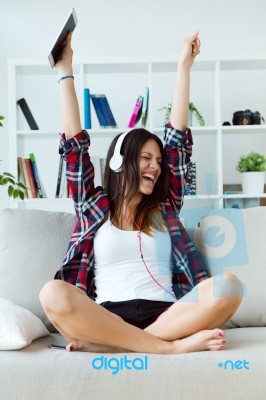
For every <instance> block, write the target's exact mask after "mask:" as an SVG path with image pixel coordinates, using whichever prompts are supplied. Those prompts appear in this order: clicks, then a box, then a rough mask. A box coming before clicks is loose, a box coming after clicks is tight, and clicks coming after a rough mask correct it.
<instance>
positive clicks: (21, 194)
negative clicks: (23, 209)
mask: <svg viewBox="0 0 266 400" xmlns="http://www.w3.org/2000/svg"><path fill="white" fill-rule="evenodd" d="M18 194H19V197H20V198H21V200H24V192H22V191H21V190H19V192H18Z"/></svg>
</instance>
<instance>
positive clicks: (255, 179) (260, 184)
mask: <svg viewBox="0 0 266 400" xmlns="http://www.w3.org/2000/svg"><path fill="white" fill-rule="evenodd" d="M236 170H237V171H239V172H241V175H242V190H243V193H245V194H254V195H259V194H262V193H263V192H264V176H265V171H266V157H265V156H264V155H263V154H260V153H256V152H255V151H252V152H251V153H249V154H247V155H243V156H241V157H240V159H239V161H238V163H237V166H236Z"/></svg>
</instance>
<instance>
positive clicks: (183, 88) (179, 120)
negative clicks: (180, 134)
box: [170, 32, 200, 131]
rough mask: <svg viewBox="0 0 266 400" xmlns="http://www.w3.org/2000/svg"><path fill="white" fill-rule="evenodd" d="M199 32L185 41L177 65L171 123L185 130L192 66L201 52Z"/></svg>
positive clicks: (176, 127)
mask: <svg viewBox="0 0 266 400" xmlns="http://www.w3.org/2000/svg"><path fill="white" fill-rule="evenodd" d="M198 35H199V33H198V32H196V33H194V35H192V36H191V37H189V38H187V39H186V40H185V41H184V45H183V49H182V51H181V55H180V57H179V61H178V66H177V76H176V85H175V90H174V96H173V103H172V108H171V114H170V123H171V125H172V126H173V127H174V128H175V129H178V130H180V131H184V130H185V129H186V128H187V125H188V110H189V89H190V67H191V66H192V64H193V62H194V60H195V57H196V56H197V55H198V54H199V52H200V40H199V38H198Z"/></svg>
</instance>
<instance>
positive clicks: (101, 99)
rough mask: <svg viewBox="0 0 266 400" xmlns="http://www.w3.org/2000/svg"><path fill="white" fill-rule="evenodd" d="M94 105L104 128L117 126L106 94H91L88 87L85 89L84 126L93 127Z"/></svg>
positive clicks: (86, 127)
mask: <svg viewBox="0 0 266 400" xmlns="http://www.w3.org/2000/svg"><path fill="white" fill-rule="evenodd" d="M90 100H91V101H92V104H93V106H94V109H95V112H96V116H97V118H98V121H99V124H100V126H101V127H102V128H117V123H116V121H115V118H114V115H113V113H112V110H111V107H110V105H109V102H108V100H107V97H106V95H105V94H90V90H89V89H88V88H85V89H84V126H85V129H91V105H90Z"/></svg>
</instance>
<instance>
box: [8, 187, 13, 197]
mask: <svg viewBox="0 0 266 400" xmlns="http://www.w3.org/2000/svg"><path fill="white" fill-rule="evenodd" d="M7 192H8V196H9V197H12V196H13V193H14V188H13V186H11V185H10V186H8V190H7Z"/></svg>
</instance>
